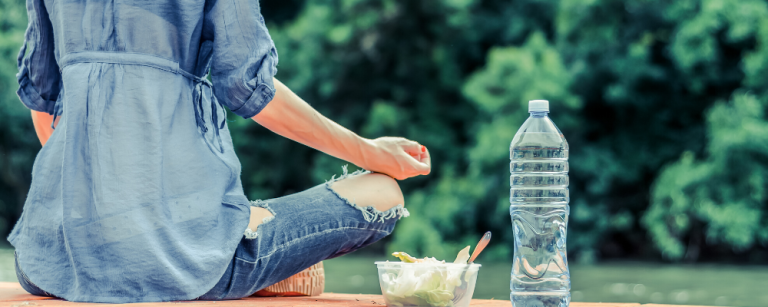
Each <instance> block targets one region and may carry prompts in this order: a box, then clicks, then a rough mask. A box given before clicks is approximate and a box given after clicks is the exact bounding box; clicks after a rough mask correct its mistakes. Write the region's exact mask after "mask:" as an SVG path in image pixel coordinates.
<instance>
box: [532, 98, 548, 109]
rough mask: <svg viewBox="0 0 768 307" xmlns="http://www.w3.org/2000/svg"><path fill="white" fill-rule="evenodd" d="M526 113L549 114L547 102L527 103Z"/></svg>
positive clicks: (533, 101)
mask: <svg viewBox="0 0 768 307" xmlns="http://www.w3.org/2000/svg"><path fill="white" fill-rule="evenodd" d="M528 112H549V101H547V100H531V101H528Z"/></svg>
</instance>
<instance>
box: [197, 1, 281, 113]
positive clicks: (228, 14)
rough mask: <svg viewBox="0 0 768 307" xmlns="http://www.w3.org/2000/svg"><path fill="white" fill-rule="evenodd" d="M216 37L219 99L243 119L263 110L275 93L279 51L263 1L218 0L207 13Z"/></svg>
mask: <svg viewBox="0 0 768 307" xmlns="http://www.w3.org/2000/svg"><path fill="white" fill-rule="evenodd" d="M205 25H206V27H207V28H208V29H204V32H208V33H210V34H211V36H212V37H213V54H212V58H211V77H212V81H213V90H214V93H215V95H216V98H217V99H218V100H219V101H220V102H221V103H223V104H224V105H226V106H227V107H229V109H230V110H232V112H234V113H235V114H237V115H239V116H242V117H243V118H251V117H253V116H255V115H256V114H258V113H259V112H261V110H262V109H264V107H265V106H266V105H267V104H268V103H269V102H270V101H272V98H273V97H274V96H275V85H274V82H273V80H272V78H273V77H274V76H275V74H276V73H277V60H278V58H277V50H276V49H275V44H274V42H273V41H272V38H271V37H270V36H269V32H268V31H267V27H266V25H265V24H264V18H263V17H262V15H261V12H260V7H259V2H258V1H256V0H217V1H216V3H215V4H213V5H212V6H211V7H210V10H209V11H208V12H206V20H205Z"/></svg>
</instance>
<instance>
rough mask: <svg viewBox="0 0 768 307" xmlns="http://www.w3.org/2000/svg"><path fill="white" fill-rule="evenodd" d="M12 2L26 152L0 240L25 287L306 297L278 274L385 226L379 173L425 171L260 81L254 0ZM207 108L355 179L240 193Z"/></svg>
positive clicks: (127, 296) (422, 155) (390, 223)
mask: <svg viewBox="0 0 768 307" xmlns="http://www.w3.org/2000/svg"><path fill="white" fill-rule="evenodd" d="M27 2H28V3H27V9H28V14H29V18H30V20H29V28H28V30H27V34H26V38H25V43H24V47H22V50H21V52H20V55H19V74H18V75H17V76H18V81H19V90H18V95H19V97H20V98H21V101H22V102H23V103H24V104H25V105H26V106H27V107H29V108H30V109H32V110H33V111H32V119H33V121H34V126H35V129H36V131H37V133H38V136H39V137H40V140H41V142H42V143H43V145H44V146H43V148H42V149H41V150H40V153H39V154H38V156H37V158H36V160H35V163H34V168H33V171H32V172H33V177H32V184H31V188H30V190H29V194H28V197H27V200H26V203H25V204H24V210H23V213H22V216H21V218H20V219H19V221H18V222H17V224H16V226H15V227H14V228H13V231H12V232H11V234H10V236H9V237H8V240H9V241H10V242H11V243H12V244H13V246H14V247H15V248H16V269H17V274H18V277H19V281H20V282H21V284H22V286H23V287H24V288H25V289H26V290H27V291H29V292H30V293H32V294H36V295H45V296H55V297H59V298H63V299H66V300H71V301H83V302H109V303H128V302H149V301H171V300H192V299H204V300H222V299H236V298H241V297H245V296H249V295H252V294H254V293H255V292H257V291H260V290H263V291H261V292H260V293H259V294H262V295H290V294H314V293H317V292H319V290H318V289H312V287H311V285H319V284H321V282H319V281H318V280H314V281H313V282H311V283H309V285H310V287H306V284H301V285H299V284H291V283H292V282H295V281H297V280H298V279H294V280H293V281H292V279H291V278H289V277H291V276H294V275H295V274H297V273H299V272H301V271H302V270H305V269H307V268H309V267H311V266H313V265H315V264H317V263H319V262H320V261H322V260H324V259H329V258H333V257H338V256H341V255H344V254H347V253H349V252H352V251H355V250H357V249H360V248H362V247H364V246H366V245H369V244H371V243H373V242H376V241H377V240H379V239H381V238H383V237H385V236H387V235H388V234H389V233H391V232H392V230H393V228H394V227H395V223H396V222H397V220H398V219H399V218H400V217H402V216H404V215H407V211H406V210H405V208H404V207H403V205H404V201H403V195H402V193H401V192H400V188H399V187H398V184H397V182H396V181H395V179H398V180H402V179H406V178H409V177H413V176H418V175H425V174H428V173H429V172H430V167H431V163H430V158H429V153H428V152H427V151H426V148H425V147H423V146H421V145H419V144H418V143H416V142H414V141H410V140H406V139H403V138H395V137H382V138H377V139H373V140H369V139H364V138H361V137H359V136H358V135H356V134H355V133H353V132H351V131H349V130H347V129H345V128H343V127H341V126H340V125H338V124H336V123H335V122H333V121H331V120H329V119H327V118H325V117H324V116H322V115H321V114H319V113H318V112H317V111H315V110H314V109H313V108H312V107H310V106H309V105H308V104H307V103H305V102H304V101H303V100H301V99H300V98H299V97H298V96H297V95H295V94H294V93H293V92H291V90H290V89H288V88H287V87H286V86H285V85H283V84H282V83H280V82H279V81H277V80H276V79H274V75H275V73H276V71H277V61H278V57H277V52H276V50H275V47H274V44H273V42H272V40H271V38H270V36H269V33H268V31H267V28H266V26H265V25H264V21H263V18H262V16H261V14H260V9H259V5H258V2H257V1H252V0H207V1H193V0H175V1H170V0H154V1H121V2H119V3H117V2H113V1H43V0H28V1H27ZM307 69H311V68H307ZM209 72H210V75H211V79H212V80H213V83H210V82H209V81H208V79H207V77H206V75H207V74H208V73H209ZM224 106H226V107H228V108H229V109H230V110H232V112H234V113H235V114H237V115H239V116H242V117H244V118H252V119H253V120H254V121H256V122H258V123H259V124H261V125H263V126H264V127H266V128H268V129H270V130H272V131H274V132H275V133H278V134H280V135H282V136H284V137H287V138H290V139H292V140H295V141H297V142H299V143H302V144H304V145H307V146H310V147H313V148H315V149H318V150H320V151H323V152H325V153H327V154H329V155H332V156H334V157H337V158H340V159H343V160H346V161H349V162H350V163H352V164H354V165H357V166H359V167H361V168H363V169H366V170H368V171H364V172H356V173H354V174H347V173H346V170H345V172H344V173H343V174H342V176H341V177H339V178H334V179H332V180H330V181H329V182H327V183H324V184H320V185H318V186H316V187H313V188H310V189H308V190H306V191H303V192H299V193H296V194H292V195H287V196H284V197H280V198H276V199H268V200H258V201H249V200H248V199H247V198H246V196H245V195H244V193H243V188H242V184H241V180H240V175H241V165H240V162H239V160H238V158H237V156H236V155H235V152H234V150H233V145H232V139H231V137H230V131H229V129H228V127H227V122H226V120H225V118H226V111H225V109H224ZM54 126H55V130H54V129H53V128H54ZM242 154H247V153H242ZM260 167H264V168H269V167H270V165H267V164H264V165H261V166H260ZM246 172H247V170H246ZM295 176H305V174H295ZM393 178H394V179H393ZM306 275H307V276H309V277H310V278H315V279H317V278H322V275H313V274H306ZM281 281H282V282H281ZM298 281H300V280H298ZM281 283H282V284H281ZM275 284H277V285H276V286H273V287H270V288H267V287H269V286H272V285H275Z"/></svg>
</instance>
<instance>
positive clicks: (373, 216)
mask: <svg viewBox="0 0 768 307" xmlns="http://www.w3.org/2000/svg"><path fill="white" fill-rule="evenodd" d="M341 170H342V174H341V176H339V178H336V175H333V177H331V179H330V180H328V181H326V182H325V187H326V188H328V190H330V191H331V193H333V194H334V195H336V196H338V197H339V198H341V199H342V200H344V202H346V203H347V205H350V206H352V208H355V209H357V210H360V212H362V213H363V219H365V221H366V222H376V221H377V220H378V221H379V222H382V223H383V222H384V221H385V220H387V219H391V218H398V219H399V218H402V217H408V216H410V215H411V214H410V213H409V212H408V209H406V208H405V207H404V206H403V204H398V205H397V206H395V207H393V208H390V209H389V210H387V211H384V212H381V211H379V210H378V209H376V208H374V207H373V206H368V207H360V206H358V205H356V204H355V203H354V202H352V201H350V200H349V199H346V198H344V197H343V196H341V195H339V193H336V191H335V190H333V189H332V188H331V184H333V183H334V182H336V181H339V180H342V179H345V178H347V177H350V176H356V175H361V174H370V173H371V171H368V170H363V169H359V170H357V171H355V172H354V173H352V174H348V171H347V165H344V166H342V167H341Z"/></svg>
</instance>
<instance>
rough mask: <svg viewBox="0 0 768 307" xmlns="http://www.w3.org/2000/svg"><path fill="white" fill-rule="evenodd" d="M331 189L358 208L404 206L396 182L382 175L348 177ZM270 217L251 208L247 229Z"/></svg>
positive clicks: (268, 213) (262, 209) (254, 227)
mask: <svg viewBox="0 0 768 307" xmlns="http://www.w3.org/2000/svg"><path fill="white" fill-rule="evenodd" d="M331 188H332V189H333V190H334V191H335V192H336V193H337V194H339V196H341V197H343V198H346V199H348V200H349V201H350V202H352V203H354V204H357V205H358V206H360V207H367V206H373V207H374V208H376V209H377V210H379V211H382V212H384V211H387V210H389V209H391V208H394V207H395V206H397V205H405V201H404V198H403V192H402V191H401V190H400V186H399V185H398V184H397V181H395V179H392V177H389V176H387V175H384V174H378V173H368V174H359V175H354V176H349V177H347V178H344V179H341V180H339V181H336V182H334V183H333V184H332V185H331ZM271 216H272V213H270V212H269V210H267V209H264V208H260V207H251V220H250V223H249V224H248V228H249V229H250V230H252V231H254V232H255V231H256V229H257V228H258V226H259V225H261V223H262V221H263V220H264V218H267V217H271Z"/></svg>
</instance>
